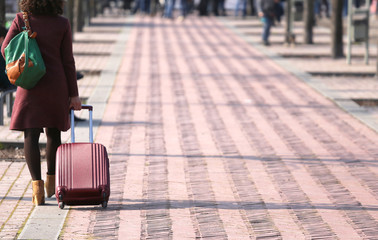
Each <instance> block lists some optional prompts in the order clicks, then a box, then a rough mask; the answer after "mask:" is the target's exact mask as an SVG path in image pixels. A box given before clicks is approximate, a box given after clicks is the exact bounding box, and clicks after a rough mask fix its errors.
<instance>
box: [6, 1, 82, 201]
mask: <svg viewBox="0 0 378 240" xmlns="http://www.w3.org/2000/svg"><path fill="white" fill-rule="evenodd" d="M63 2H64V0H21V1H20V9H21V11H24V12H27V13H28V15H29V22H30V27H31V30H32V31H33V32H36V33H37V37H36V40H37V43H38V45H39V48H40V51H41V54H42V57H43V59H44V62H45V66H46V74H45V75H44V76H43V77H42V79H41V80H40V81H39V82H38V83H37V85H36V86H35V87H34V88H32V89H30V90H26V89H23V88H20V87H18V89H17V93H16V100H15V103H14V107H13V112H12V118H11V123H10V129H11V130H19V131H23V132H24V151H25V159H26V163H27V165H28V168H29V172H30V174H31V177H32V180H33V182H32V183H33V184H32V185H33V198H32V200H33V203H34V204H36V205H41V204H44V202H45V194H44V189H43V187H44V182H43V180H42V177H41V160H40V150H39V136H40V133H41V132H43V129H44V128H45V132H46V136H47V145H46V160H47V176H46V186H45V187H46V195H47V197H51V196H52V195H54V192H55V154H56V150H57V148H58V147H59V145H60V144H61V139H60V133H61V131H67V130H68V129H69V128H70V122H69V109H70V108H73V109H75V110H80V109H81V101H80V99H79V93H78V88H77V82H76V69H75V61H74V58H73V54H72V35H71V27H70V25H69V22H68V20H67V19H66V18H64V17H62V16H61V14H62V13H63ZM24 25H25V24H24V21H23V18H22V13H18V14H17V15H16V17H15V19H14V20H13V23H12V25H11V27H10V29H9V31H8V34H7V36H6V38H5V40H4V43H3V45H2V48H1V53H2V54H3V56H4V49H5V48H6V46H7V45H8V43H9V41H10V40H11V39H12V38H13V37H14V36H16V35H17V34H18V33H20V32H21V31H23V27H24Z"/></svg>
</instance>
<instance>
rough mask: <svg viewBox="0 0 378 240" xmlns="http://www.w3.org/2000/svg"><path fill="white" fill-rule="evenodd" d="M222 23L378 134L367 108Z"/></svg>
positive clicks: (231, 26) (221, 20)
mask: <svg viewBox="0 0 378 240" xmlns="http://www.w3.org/2000/svg"><path fill="white" fill-rule="evenodd" d="M219 20H220V22H221V23H222V24H223V25H224V26H226V27H228V28H229V29H231V30H232V31H233V32H234V33H236V34H237V35H238V36H239V37H241V38H242V39H244V41H246V42H247V43H248V44H250V45H252V46H253V47H254V48H256V49H257V50H258V51H260V52H261V53H263V54H264V55H266V56H268V57H269V58H270V59H271V60H272V61H274V62H275V63H277V64H278V65H279V66H281V67H282V68H284V69H286V70H287V71H289V72H290V73H292V74H293V75H294V76H296V77H297V78H299V79H300V80H302V81H303V82H305V83H306V84H307V85H309V86H310V87H312V88H313V89H314V90H316V91H317V92H318V93H320V94H321V95H323V96H324V97H326V98H327V99H329V100H331V101H332V102H334V103H335V104H336V105H337V106H339V107H340V108H341V109H343V110H344V111H346V112H347V113H349V114H350V115H352V116H353V117H354V118H356V119H358V120H359V121H360V122H362V123H363V124H365V125H366V126H368V127H370V128H371V129H373V130H374V131H375V132H378V122H377V121H376V118H375V117H374V116H373V115H372V114H371V113H370V112H369V111H368V110H367V109H365V108H363V107H361V106H360V105H358V104H357V103H356V102H354V101H353V100H351V99H347V98H339V96H337V94H335V93H332V91H330V90H329V89H328V88H327V87H324V83H323V82H322V81H321V80H319V79H317V78H315V77H313V76H311V75H310V74H309V73H307V72H305V71H303V70H300V69H298V68H296V67H295V66H293V65H292V64H290V63H289V62H288V61H287V60H286V59H285V58H283V57H282V56H280V55H279V54H277V53H275V52H273V50H269V49H268V48H267V47H264V46H262V45H261V44H259V43H257V42H255V41H253V40H251V39H249V38H248V36H246V35H245V34H244V33H243V32H242V31H240V30H239V29H237V28H236V27H235V26H234V25H233V24H232V23H230V22H229V21H228V20H226V19H219Z"/></svg>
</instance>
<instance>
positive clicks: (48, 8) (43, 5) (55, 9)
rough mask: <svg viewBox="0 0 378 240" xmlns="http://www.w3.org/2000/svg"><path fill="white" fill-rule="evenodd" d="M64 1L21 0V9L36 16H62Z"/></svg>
mask: <svg viewBox="0 0 378 240" xmlns="http://www.w3.org/2000/svg"><path fill="white" fill-rule="evenodd" d="M63 3H64V0H21V1H20V3H19V4H20V9H21V11H23V12H29V13H31V14H35V15H62V14H63Z"/></svg>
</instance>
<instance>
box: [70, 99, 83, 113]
mask: <svg viewBox="0 0 378 240" xmlns="http://www.w3.org/2000/svg"><path fill="white" fill-rule="evenodd" d="M70 109H74V110H81V100H80V98H79V97H71V98H70Z"/></svg>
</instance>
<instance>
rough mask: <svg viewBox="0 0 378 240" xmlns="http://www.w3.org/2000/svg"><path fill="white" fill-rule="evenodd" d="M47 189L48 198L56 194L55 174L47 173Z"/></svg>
mask: <svg viewBox="0 0 378 240" xmlns="http://www.w3.org/2000/svg"><path fill="white" fill-rule="evenodd" d="M45 189H46V196H47V197H48V198H49V197H51V196H52V195H54V194H55V175H46V183H45Z"/></svg>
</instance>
